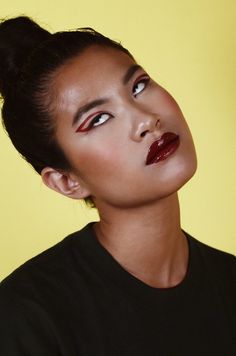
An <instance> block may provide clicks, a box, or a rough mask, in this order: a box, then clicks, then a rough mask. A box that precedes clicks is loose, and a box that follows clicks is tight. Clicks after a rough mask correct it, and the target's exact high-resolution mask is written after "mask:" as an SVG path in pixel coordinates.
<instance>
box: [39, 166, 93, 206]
mask: <svg viewBox="0 0 236 356" xmlns="http://www.w3.org/2000/svg"><path fill="white" fill-rule="evenodd" d="M41 177H42V180H43V182H44V184H45V185H46V186H48V187H49V188H50V189H53V190H55V191H56V192H58V193H61V194H63V195H66V196H68V197H70V198H73V199H84V198H87V197H89V196H90V195H91V194H90V192H89V190H88V189H87V188H86V187H84V185H83V184H82V183H80V182H79V178H78V177H76V176H75V175H74V174H72V173H62V172H59V171H57V170H55V169H53V168H50V167H46V168H44V169H43V170H42V172H41Z"/></svg>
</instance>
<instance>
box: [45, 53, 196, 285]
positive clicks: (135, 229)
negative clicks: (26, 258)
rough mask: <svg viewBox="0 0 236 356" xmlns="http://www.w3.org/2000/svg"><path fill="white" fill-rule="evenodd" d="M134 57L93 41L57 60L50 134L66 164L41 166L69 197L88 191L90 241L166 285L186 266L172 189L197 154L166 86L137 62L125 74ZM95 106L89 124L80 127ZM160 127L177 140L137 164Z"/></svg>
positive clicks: (192, 167)
mask: <svg viewBox="0 0 236 356" xmlns="http://www.w3.org/2000/svg"><path fill="white" fill-rule="evenodd" d="M134 65H135V62H134V60H133V59H132V58H130V57H129V56H128V55H127V54H125V53H123V52H121V51H119V50H117V49H112V48H106V47H105V48H104V47H99V46H92V47H90V48H88V49H86V50H85V51H84V52H83V53H82V54H81V55H80V56H78V57H76V58H74V59H73V60H71V61H70V62H68V63H67V64H66V65H64V66H63V67H62V68H60V70H58V72H57V73H56V75H55V79H54V83H53V88H54V93H53V94H54V97H55V99H54V107H55V123H56V137H57V140H58V142H59V144H60V146H61V147H62V149H63V151H64V152H65V155H66V156H67V158H68V160H69V162H70V164H71V166H72V170H71V171H70V172H58V171H55V170H54V169H53V168H51V167H46V168H45V169H44V170H43V171H42V178H43V181H44V183H45V184H46V185H48V186H49V187H50V188H52V189H54V190H56V191H58V192H59V193H61V194H64V195H67V196H69V197H72V198H75V199H80V198H85V197H88V196H91V197H92V199H93V200H94V202H95V204H96V207H97V209H98V211H99V215H100V222H99V223H97V224H95V225H94V229H95V233H96V236H97V239H98V240H99V242H100V243H101V244H102V245H103V246H104V247H105V248H106V249H107V250H108V251H109V252H110V253H111V254H112V255H113V257H114V258H115V259H116V260H117V261H118V262H119V263H120V264H121V265H122V266H123V268H124V269H126V270H127V271H128V272H129V273H131V274H132V275H134V276H135V277H136V278H138V279H139V280H141V281H142V282H144V283H145V284H147V285H149V286H151V287H158V288H168V287H172V286H175V285H177V284H178V283H180V282H181V281H182V280H183V278H184V276H185V274H186V270H187V265H188V245H187V241H186V237H185V236H184V234H183V233H182V231H181V227H180V214H179V203H178V196H177V191H178V189H179V188H181V187H182V186H183V185H184V184H185V183H186V182H187V181H188V180H189V179H190V178H191V177H192V175H193V174H194V172H195V170H196V154H195V149H194V145H193V141H192V137H191V134H190V131H189V129H188V126H187V124H186V121H185V119H184V117H183V114H182V112H181V110H180V108H179V106H178V105H177V103H176V102H175V100H174V99H173V98H172V97H171V95H170V94H169V93H168V92H167V91H166V90H165V89H163V88H162V87H161V86H160V85H158V84H157V83H155V82H154V81H153V80H151V79H150V80H149V77H148V75H147V73H146V72H145V71H144V70H143V69H142V68H138V69H137V70H136V71H135V72H134V73H133V75H132V76H131V77H130V79H129V80H128V82H127V83H125V84H124V76H125V75H126V74H127V71H129V69H130V68H131V67H132V66H134ZM101 98H106V102H105V103H103V104H101V105H98V106H96V107H94V108H92V109H90V110H89V111H88V112H86V113H84V114H83V115H82V116H81V117H80V119H79V121H76V122H74V124H73V121H75V120H74V117H75V114H76V112H77V111H78V110H79V109H80V108H81V107H83V106H84V105H85V104H87V103H89V102H91V101H93V100H97V99H101ZM98 113H99V115H101V114H103V115H102V116H100V117H98V118H97V121H96V122H95V125H96V126H91V129H90V130H88V131H81V128H82V129H84V128H87V127H88V126H89V124H90V123H91V122H92V120H93V119H94V118H95V117H97V115H98ZM102 121H104V122H102ZM78 128H80V130H79V131H78ZM164 132H173V133H176V134H178V135H179V137H180V146H179V147H178V149H177V150H176V151H175V152H174V154H172V155H171V156H169V157H168V158H167V159H166V160H164V161H161V162H158V163H155V164H151V165H146V164H145V161H146V156H147V154H148V150H149V147H150V145H151V144H152V143H153V142H154V141H155V140H156V139H157V138H159V137H160V136H161V135H162V134H163V133H164Z"/></svg>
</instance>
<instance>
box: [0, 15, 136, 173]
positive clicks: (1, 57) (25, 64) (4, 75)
mask: <svg viewBox="0 0 236 356" xmlns="http://www.w3.org/2000/svg"><path fill="white" fill-rule="evenodd" d="M91 45H100V46H108V47H112V48H116V49H118V50H120V51H123V52H125V53H126V54H128V55H129V56H131V54H130V53H129V52H128V50H127V49H125V48H124V47H122V45H121V44H120V43H118V42H115V41H113V40H111V39H109V38H107V37H105V36H103V35H102V34H100V33H98V32H97V31H95V30H93V29H92V28H80V29H77V30H74V31H63V32H56V33H54V34H51V33H49V32H48V31H46V30H45V29H43V28H41V27H40V26H39V25H38V24H36V23H35V22H34V21H32V20H31V19H30V18H28V17H25V16H21V17H17V18H12V19H8V20H5V21H2V23H1V24H0V92H1V93H2V97H3V99H4V103H3V107H2V118H3V124H4V127H5V129H6V131H7V132H8V135H9V137H10V139H11V141H12V143H13V145H14V146H15V148H16V149H17V150H18V151H19V152H20V154H21V155H22V156H23V157H24V158H25V159H26V160H27V161H28V162H29V163H30V164H31V165H32V166H33V167H34V169H35V170H36V171H37V172H38V173H41V171H42V169H43V168H44V167H46V166H50V167H52V168H55V169H58V170H67V169H70V168H71V167H70V164H69V162H68V160H67V159H66V157H65V155H64V153H63V151H62V150H61V148H60V147H59V145H58V144H57V141H56V139H55V134H54V132H55V131H54V130H55V124H54V121H53V119H52V114H53V110H52V105H51V104H52V102H51V101H52V98H51V95H50V88H51V84H52V79H53V75H54V74H55V72H56V71H57V70H58V68H60V67H61V66H62V65H63V64H65V63H66V62H67V61H68V60H70V59H71V58H73V57H75V56H77V55H79V54H80V53H81V52H82V51H84V50H85V49H86V48H87V47H89V46H91ZM131 57H132V56H131Z"/></svg>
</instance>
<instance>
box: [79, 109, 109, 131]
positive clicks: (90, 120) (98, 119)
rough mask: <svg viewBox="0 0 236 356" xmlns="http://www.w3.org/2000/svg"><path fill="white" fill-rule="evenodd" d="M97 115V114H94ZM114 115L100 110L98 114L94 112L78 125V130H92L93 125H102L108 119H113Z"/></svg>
mask: <svg viewBox="0 0 236 356" xmlns="http://www.w3.org/2000/svg"><path fill="white" fill-rule="evenodd" d="M94 115H95V116H94ZM112 117H113V116H112V115H111V114H109V113H107V112H99V113H97V114H92V115H90V116H89V117H87V119H86V120H85V121H84V122H82V124H81V125H80V126H79V127H78V129H77V130H76V132H85V131H89V130H91V129H92V128H93V127H96V126H100V125H102V124H104V123H105V122H106V121H108V120H109V119H111V118H112Z"/></svg>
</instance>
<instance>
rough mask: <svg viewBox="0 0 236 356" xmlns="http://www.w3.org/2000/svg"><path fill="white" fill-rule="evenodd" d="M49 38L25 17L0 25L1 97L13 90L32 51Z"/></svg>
mask: <svg viewBox="0 0 236 356" xmlns="http://www.w3.org/2000/svg"><path fill="white" fill-rule="evenodd" d="M50 36H51V34H50V32H48V31H46V30H44V29H43V28H41V27H40V26H39V25H37V24H36V23H35V22H34V21H32V20H31V19H30V18H28V17H25V16H20V17H16V18H13V19H9V20H6V21H3V22H2V23H1V24H0V92H1V94H2V96H3V97H5V96H6V95H7V94H8V93H9V92H11V90H12V88H14V86H15V83H16V80H17V79H18V77H19V74H20V72H21V70H22V67H23V66H24V63H25V62H26V61H27V58H28V57H29V55H30V54H31V53H32V51H33V50H34V49H35V48H37V47H38V46H39V45H40V44H41V43H42V42H44V41H46V40H47V39H48V38H50Z"/></svg>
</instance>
